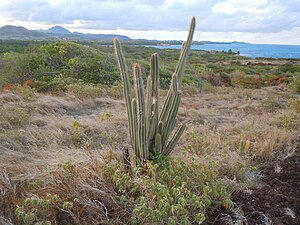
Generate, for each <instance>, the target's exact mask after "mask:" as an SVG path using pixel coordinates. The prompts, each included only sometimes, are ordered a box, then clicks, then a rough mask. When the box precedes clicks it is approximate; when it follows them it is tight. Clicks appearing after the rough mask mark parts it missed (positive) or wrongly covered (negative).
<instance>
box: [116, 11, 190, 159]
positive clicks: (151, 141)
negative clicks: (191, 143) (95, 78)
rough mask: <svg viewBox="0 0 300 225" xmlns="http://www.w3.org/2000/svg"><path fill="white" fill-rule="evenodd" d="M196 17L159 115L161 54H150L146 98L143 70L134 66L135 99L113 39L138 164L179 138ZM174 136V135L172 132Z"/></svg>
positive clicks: (118, 46) (167, 151)
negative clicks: (179, 117)
mask: <svg viewBox="0 0 300 225" xmlns="http://www.w3.org/2000/svg"><path fill="white" fill-rule="evenodd" d="M195 22H196V21H195V17H193V18H192V21H191V25H190V30H189V35H188V38H187V41H186V42H184V43H183V45H182V49H181V53H180V57H179V61H178V63H177V66H176V69H175V72H174V74H173V76H172V82H171V86H170V88H169V91H168V94H167V96H166V99H165V101H164V103H163V107H162V110H161V112H160V114H159V60H158V54H157V53H154V54H153V55H152V56H151V60H150V64H151V69H150V75H149V76H148V79H147V85H146V97H145V95H144V94H145V89H144V85H143V79H142V74H141V69H140V66H139V65H138V64H134V66H133V78H134V89H135V98H132V96H131V84H130V81H129V76H128V71H127V66H126V63H125V59H124V56H123V53H122V50H121V44H120V42H119V40H118V39H115V40H114V46H115V53H116V56H117V60H118V65H119V68H120V73H121V78H122V80H123V82H124V88H123V90H124V96H125V102H126V107H127V116H128V124H129V135H130V140H131V145H132V148H133V150H134V153H135V157H136V162H137V164H142V163H143V162H145V161H146V160H149V159H151V156H153V154H154V153H155V152H159V153H161V154H163V155H168V154H170V152H171V151H172V149H173V148H174V146H175V145H176V143H177V142H178V140H179V139H180V137H181V135H182V133H183V131H184V129H185V125H181V126H180V127H179V128H178V129H177V130H176V131H175V132H174V129H175V126H176V116H177V113H178V109H179V104H180V100H181V84H182V78H183V75H184V66H185V63H186V60H187V57H188V53H189V50H190V47H191V44H192V39H193V34H194V30H195ZM172 134H173V136H172V137H171V135H172Z"/></svg>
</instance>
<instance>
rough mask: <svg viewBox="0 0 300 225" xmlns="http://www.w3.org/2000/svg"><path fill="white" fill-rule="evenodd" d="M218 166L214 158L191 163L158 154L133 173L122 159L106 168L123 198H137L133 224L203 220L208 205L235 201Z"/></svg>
mask: <svg viewBox="0 0 300 225" xmlns="http://www.w3.org/2000/svg"><path fill="white" fill-rule="evenodd" d="M217 168H218V165H217V164H216V163H213V162H212V163H209V164H208V165H198V164H196V163H192V164H191V165H190V164H187V163H184V162H183V161H182V160H180V159H172V158H168V157H164V156H161V155H158V156H157V158H156V160H155V162H147V163H146V164H145V166H144V167H142V168H141V167H139V168H137V169H136V170H135V171H134V172H133V175H131V174H130V173H128V172H127V170H126V167H124V166H122V164H121V163H117V164H114V165H112V164H109V165H107V166H106V169H105V170H106V172H107V173H108V174H109V175H108V177H110V179H111V182H112V183H113V184H114V185H115V188H116V190H117V191H118V192H119V193H120V194H122V198H121V200H122V201H123V202H128V201H129V202H131V201H134V205H135V207H134V209H133V210H132V216H131V224H202V223H204V222H205V221H206V219H207V215H208V214H207V213H208V209H210V210H211V209H212V208H219V207H220V206H221V205H225V204H226V206H227V207H230V206H231V204H232V203H231V201H230V199H229V188H228V185H227V184H226V183H225V182H224V181H221V180H219V178H218V176H219V172H218V169H217Z"/></svg>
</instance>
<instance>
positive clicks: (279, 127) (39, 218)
mask: <svg viewBox="0 0 300 225" xmlns="http://www.w3.org/2000/svg"><path fill="white" fill-rule="evenodd" d="M0 44H1V45H5V46H6V50H5V52H4V51H3V52H2V53H1V55H0V86H1V93H0V155H1V157H0V224H213V222H214V218H215V214H216V213H217V212H218V211H219V210H220V209H221V208H227V209H230V208H232V209H234V208H235V207H236V205H235V203H234V202H232V201H231V196H230V194H231V193H232V192H233V191H234V190H237V189H248V188H252V187H259V186H260V185H261V174H260V169H259V168H260V167H261V165H265V164H266V163H269V162H270V161H273V160H275V159H283V158H285V157H287V156H290V155H292V154H293V152H294V150H295V141H294V140H295V139H296V137H298V136H299V135H300V134H299V127H300V99H299V93H300V61H299V60H295V59H294V60H283V59H249V58H245V57H242V56H235V55H231V54H227V53H217V54H211V53H209V52H204V51H191V53H190V57H189V59H188V62H187V65H186V70H185V71H186V72H185V77H184V78H183V87H182V98H181V104H180V107H179V112H178V123H186V124H187V128H186V130H185V131H184V133H183V135H182V137H181V138H180V140H179V142H178V144H177V145H176V146H175V148H174V149H173V151H172V153H171V155H170V156H164V155H161V154H157V155H154V156H153V160H151V161H147V162H146V163H145V164H143V165H142V166H135V165H134V164H132V169H130V168H129V167H128V164H127V163H126V160H124V155H123V152H124V149H128V148H129V149H130V146H129V144H130V141H129V135H128V127H127V115H126V107H125V102H124V99H123V84H122V82H121V78H120V75H119V70H118V68H117V61H116V59H115V56H114V53H113V47H112V46H110V45H107V46H101V45H97V43H92V42H90V43H85V44H78V43H72V42H63V41H59V42H49V43H38V42H32V43H24V42H20V43H15V42H13V44H9V43H5V42H1V43H0ZM9 46H11V48H9ZM155 51H157V52H158V54H159V57H160V84H161V87H162V88H163V89H162V90H161V93H160V99H159V100H160V101H161V102H163V100H164V98H165V97H166V95H167V88H168V87H169V85H170V83H171V77H172V73H173V72H174V68H175V67H176V62H177V59H178V58H179V51H177V50H158V49H152V48H147V47H142V46H126V45H125V46H124V55H125V56H126V59H127V64H128V65H132V64H133V63H134V62H138V63H139V64H140V65H141V70H142V72H143V74H145V76H144V80H145V81H146V74H149V70H150V63H149V59H150V55H151V54H152V53H153V52H155ZM129 70H131V68H129ZM130 72H132V71H130ZM129 157H130V158H132V157H134V155H133V154H132V151H130V156H129ZM125 158H126V157H125ZM124 162H125V163H124Z"/></svg>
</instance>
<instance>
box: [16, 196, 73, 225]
mask: <svg viewBox="0 0 300 225" xmlns="http://www.w3.org/2000/svg"><path fill="white" fill-rule="evenodd" d="M57 206H58V207H61V208H63V209H64V210H70V209H72V208H73V202H69V201H62V200H61V198H60V196H59V195H57V194H49V193H48V194H47V195H46V196H45V197H44V198H39V197H37V196H35V197H31V198H26V199H25V200H24V201H23V203H22V205H21V206H18V207H17V208H16V209H15V215H16V216H17V218H18V220H19V221H22V224H25V225H31V224H34V225H51V224H53V223H52V222H51V221H50V220H48V219H51V216H53V215H52V214H51V213H49V212H51V208H55V207H57ZM45 212H46V213H45ZM53 213H54V212H53ZM47 217H48V218H47Z"/></svg>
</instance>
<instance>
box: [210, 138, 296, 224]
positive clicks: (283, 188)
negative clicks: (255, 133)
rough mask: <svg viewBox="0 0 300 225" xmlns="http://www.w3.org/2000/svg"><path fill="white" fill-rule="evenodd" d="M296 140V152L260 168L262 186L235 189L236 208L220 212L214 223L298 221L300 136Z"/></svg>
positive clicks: (280, 222)
mask: <svg viewBox="0 0 300 225" xmlns="http://www.w3.org/2000/svg"><path fill="white" fill-rule="evenodd" d="M295 144H296V149H295V153H294V154H293V156H291V157H289V158H286V159H285V160H283V161H279V162H272V163H270V164H268V165H267V166H264V167H262V168H261V173H262V175H263V178H262V181H263V186H262V187H261V188H255V189H252V190H240V191H236V192H234V193H233V194H232V200H233V201H234V202H235V204H236V206H235V208H234V209H231V210H228V211H226V212H224V211H223V212H220V213H219V215H218V217H217V219H216V220H215V222H214V223H213V224H233V223H230V222H235V221H237V220H238V221H240V222H241V221H243V222H242V223H238V224H249V225H258V224H266V225H268V224H270V225H271V224H272V225H299V224H300V188H299V187H300V138H298V139H297V140H296V143H295ZM237 214H241V215H239V216H237ZM229 221H230V222H229Z"/></svg>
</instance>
